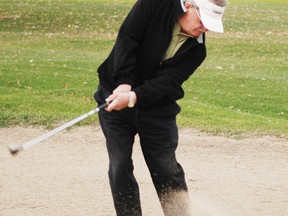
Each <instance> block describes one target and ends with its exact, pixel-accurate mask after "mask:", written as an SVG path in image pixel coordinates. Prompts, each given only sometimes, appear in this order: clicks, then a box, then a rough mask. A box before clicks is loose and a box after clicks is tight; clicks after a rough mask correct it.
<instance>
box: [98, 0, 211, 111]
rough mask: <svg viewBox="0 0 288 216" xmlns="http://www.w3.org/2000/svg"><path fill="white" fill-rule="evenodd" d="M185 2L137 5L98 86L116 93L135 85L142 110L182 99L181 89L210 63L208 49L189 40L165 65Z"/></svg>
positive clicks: (142, 0)
mask: <svg viewBox="0 0 288 216" xmlns="http://www.w3.org/2000/svg"><path fill="white" fill-rule="evenodd" d="M180 1H181V0H138V1H137V2H136V4H135V5H134V6H133V8H132V9H131V11H130V13H129V14H128V16H127V17H126V19H125V20H124V22H123V24H122V26H121V28H120V30H119V34H118V37H117V40H116V43H115V45H114V47H113V49H112V51H111V53H110V55H109V56H108V58H107V59H106V60H105V61H104V62H103V64H101V65H100V67H99V68H98V75H99V81H100V84H101V85H102V86H103V88H105V89H107V90H108V91H110V92H112V91H113V90H114V89H115V88H116V87H117V86H118V85H120V84H130V85H132V88H133V91H135V93H136V95H137V105H138V106H140V107H143V108H144V107H149V106H153V107H154V106H158V105H165V104H168V103H171V102H173V101H175V100H178V99H180V98H182V97H183V96H184V92H183V89H182V87H181V85H182V83H183V82H184V81H185V80H187V79H188V78H189V76H190V75H192V74H193V73H194V71H195V70H196V69H197V68H198V67H199V66H200V64H201V63H202V62H203V61H204V59H205V57H206V47H205V43H203V44H199V43H198V41H197V40H196V39H193V38H190V39H188V40H187V41H186V42H185V43H184V44H183V45H182V46H181V47H180V49H179V50H178V51H177V53H176V54H175V55H174V56H173V57H172V58H170V59H167V60H164V61H163V55H164V53H165V51H166V50H167V48H168V46H169V44H170V41H171V38H172V32H173V27H174V24H175V22H176V21H177V20H178V18H179V17H180V16H181V15H183V14H184V11H183V8H182V6H181V3H180Z"/></svg>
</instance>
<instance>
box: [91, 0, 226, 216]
mask: <svg viewBox="0 0 288 216" xmlns="http://www.w3.org/2000/svg"><path fill="white" fill-rule="evenodd" d="M226 4H227V2H226V0H194V1H193V0H138V1H137V2H136V3H135V5H134V6H133V8H132V9H131V11H130V13H129V14H128V16H127V17H126V19H125V20H124V22H123V24H122V25H121V28H120V30H119V34H118V36H117V40H116V43H115V45H114V47H113V49H112V51H111V53H110V55H109V56H108V58H107V59H106V60H105V61H104V62H103V63H102V64H101V65H100V67H99V68H98V76H99V81H100V84H99V86H98V89H97V91H96V92H95V95H94V96H95V99H96V101H97V102H98V104H99V105H101V104H103V103H105V102H106V101H107V102H109V106H108V107H107V108H106V109H105V110H106V111H104V112H99V113H98V115H99V119H100V124H101V128H102V130H103V133H104V135H105V137H106V142H107V149H108V153H109V180H110V186H111V191H112V195H113V200H114V206H115V210H116V213H117V215H121V216H123V215H125V216H134V215H135V216H139V215H142V211H141V204H140V195H139V188H138V184H137V181H136V179H135V177H134V175H133V161H132V159H131V155H132V148H133V143H134V137H135V135H136V134H138V135H139V138H140V144H141V148H142V152H143V155H144V158H145V161H146V164H147V166H148V168H149V171H150V174H151V178H152V180H153V184H154V186H155V189H156V191H157V194H158V197H159V200H160V202H161V206H162V208H163V211H164V214H165V215H166V216H167V215H169V216H170V215H171V216H175V215H181V216H186V215H191V212H190V207H189V204H190V201H189V196H188V189H187V185H186V182H185V176H184V171H183V169H182V167H181V165H180V164H179V163H178V162H177V160H176V156H175V151H176V148H177V145H178V129H177V124H176V115H177V114H178V113H179V112H180V107H179V106H178V104H177V103H176V101H177V100H179V99H181V98H182V97H183V96H184V92H183V89H182V87H181V86H182V84H183V82H184V81H185V80H187V79H188V78H189V77H190V76H191V75H192V74H193V73H194V71H195V70H196V69H197V68H198V67H199V66H200V65H201V63H202V62H203V61H204V59H205V57H206V48H205V32H207V31H213V32H219V33H222V32H223V24H222V15H223V13H224V9H225V6H226Z"/></svg>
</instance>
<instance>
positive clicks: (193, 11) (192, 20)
mask: <svg viewBox="0 0 288 216" xmlns="http://www.w3.org/2000/svg"><path fill="white" fill-rule="evenodd" d="M185 7H186V8H187V11H186V12H185V14H184V15H183V16H181V17H180V18H179V24H180V26H181V31H182V32H184V33H186V34H188V35H191V36H193V37H196V38H197V37H199V36H200V35H201V34H202V33H205V32H207V31H208V29H206V28H205V27H204V26H203V24H202V22H201V18H200V15H199V11H198V9H197V8H196V7H195V6H192V5H191V4H190V3H189V2H186V3H185Z"/></svg>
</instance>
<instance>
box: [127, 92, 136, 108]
mask: <svg viewBox="0 0 288 216" xmlns="http://www.w3.org/2000/svg"><path fill="white" fill-rule="evenodd" d="M136 99H137V97H136V94H135V92H134V91H129V92H128V107H129V108H132V107H134V106H135V104H136Z"/></svg>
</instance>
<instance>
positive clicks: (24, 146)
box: [8, 102, 109, 156]
mask: <svg viewBox="0 0 288 216" xmlns="http://www.w3.org/2000/svg"><path fill="white" fill-rule="evenodd" d="M108 105H109V103H108V102H106V103H105V104H102V105H101V106H99V107H97V108H96V109H94V110H91V111H90V112H88V113H86V114H84V115H81V116H79V117H77V118H75V119H73V120H71V121H69V122H67V123H65V124H63V125H61V126H59V127H57V128H55V129H53V130H51V131H49V132H47V133H45V134H43V135H41V136H39V137H36V138H35V139H32V140H30V141H27V142H25V143H23V144H22V145H17V144H11V145H8V149H9V152H10V153H11V154H12V155H13V156H15V155H16V154H17V153H19V152H21V151H24V150H26V149H28V148H30V147H32V146H34V145H36V144H38V143H40V142H42V141H43V140H45V139H47V138H49V137H51V136H53V135H55V134H57V133H59V132H60V131H62V130H64V129H66V128H68V127H71V126H72V125H74V124H76V123H78V122H80V121H82V120H84V119H86V118H87V117H89V116H91V115H93V114H95V113H97V112H99V111H100V110H101V109H104V108H105V107H107V106H108Z"/></svg>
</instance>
